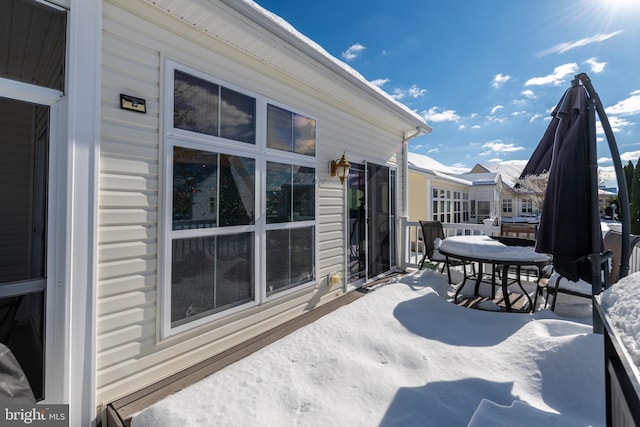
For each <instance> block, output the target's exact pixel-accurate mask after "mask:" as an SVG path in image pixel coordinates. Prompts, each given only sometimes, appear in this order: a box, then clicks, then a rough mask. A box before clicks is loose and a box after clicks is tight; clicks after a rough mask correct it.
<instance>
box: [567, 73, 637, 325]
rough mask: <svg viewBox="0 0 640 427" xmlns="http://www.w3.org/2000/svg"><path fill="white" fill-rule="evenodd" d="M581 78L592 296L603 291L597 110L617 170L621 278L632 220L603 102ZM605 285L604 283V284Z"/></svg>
mask: <svg viewBox="0 0 640 427" xmlns="http://www.w3.org/2000/svg"><path fill="white" fill-rule="evenodd" d="M577 80H580V81H581V82H582V84H583V85H584V87H585V89H586V90H587V93H588V94H589V98H588V99H587V101H586V102H587V119H588V120H587V123H588V127H589V128H588V133H589V135H588V138H589V141H588V143H589V171H590V187H591V191H592V197H591V205H592V206H591V214H592V219H591V223H592V227H593V228H592V233H591V234H592V236H591V239H592V240H591V248H592V253H591V255H590V256H589V259H590V261H591V276H592V280H591V286H592V292H593V295H599V294H600V292H601V291H602V279H601V266H602V261H603V258H602V254H601V252H600V251H601V250H602V248H601V247H600V241H601V239H602V236H601V229H600V209H599V206H598V176H597V173H598V169H597V168H598V166H597V149H596V130H595V114H596V112H597V113H598V117H599V118H600V123H601V124H602V127H603V129H604V132H605V136H606V138H607V142H608V144H609V150H610V151H611V157H612V159H613V164H614V168H615V172H616V179H617V183H618V191H619V194H620V196H619V197H620V205H621V206H620V213H621V214H622V236H621V237H622V248H621V255H622V256H621V262H620V277H621V278H622V277H625V276H627V274H628V273H629V255H630V251H631V248H630V247H629V235H630V228H631V221H630V218H629V215H630V213H629V196H628V193H627V184H626V180H625V177H624V172H623V169H622V161H621V160H620V153H619V152H618V146H617V145H616V141H615V137H614V135H613V131H612V129H611V125H610V123H609V119H608V118H607V115H606V114H605V111H604V107H603V105H602V101H600V97H599V96H598V93H597V92H596V91H595V90H594V88H593V85H592V84H591V79H590V78H589V76H587V74H586V73H582V74H578V75H577V76H575V80H574V82H576V81H577ZM605 286H607V284H606V283H605ZM593 332H595V333H600V334H601V333H603V332H604V328H603V325H602V321H601V320H600V316H599V315H598V314H597V312H596V307H595V304H594V305H593Z"/></svg>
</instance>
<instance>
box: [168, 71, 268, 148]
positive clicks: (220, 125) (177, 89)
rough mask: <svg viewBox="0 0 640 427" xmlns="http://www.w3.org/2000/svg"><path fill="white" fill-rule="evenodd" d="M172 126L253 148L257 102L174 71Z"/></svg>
mask: <svg viewBox="0 0 640 427" xmlns="http://www.w3.org/2000/svg"><path fill="white" fill-rule="evenodd" d="M173 126H174V127H175V128H178V129H184V130H188V131H191V132H198V133H203V134H206V135H211V136H217V137H222V138H226V139H231V140H234V141H240V142H246V143H249V144H255V143H256V100H255V98H252V97H250V96H247V95H244V94H241V93H239V92H236V91H234V90H231V89H228V88H225V87H223V86H219V85H217V84H214V83H211V82H208V81H206V80H203V79H200V78H198V77H194V76H192V75H189V74H186V73H183V72H181V71H178V70H175V71H174V85H173Z"/></svg>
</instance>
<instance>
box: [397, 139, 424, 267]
mask: <svg viewBox="0 0 640 427" xmlns="http://www.w3.org/2000/svg"><path fill="white" fill-rule="evenodd" d="M426 133H427V132H426V131H425V130H424V129H422V128H419V127H417V128H416V129H415V131H413V132H404V135H403V138H402V212H401V214H400V224H399V226H400V236H401V237H400V260H399V261H400V262H399V263H398V264H399V268H400V269H401V270H402V271H405V270H406V269H407V249H408V245H409V242H408V240H409V239H408V237H409V236H408V233H407V232H406V230H407V222H408V220H409V191H408V190H409V140H411V139H413V138H415V137H417V136H420V135H424V134H426Z"/></svg>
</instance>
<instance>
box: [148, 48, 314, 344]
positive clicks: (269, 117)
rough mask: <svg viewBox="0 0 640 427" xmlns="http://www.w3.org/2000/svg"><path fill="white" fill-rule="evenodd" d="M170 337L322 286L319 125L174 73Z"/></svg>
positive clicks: (168, 127) (212, 81)
mask: <svg viewBox="0 0 640 427" xmlns="http://www.w3.org/2000/svg"><path fill="white" fill-rule="evenodd" d="M165 76H166V77H165V79H166V83H165V90H166V94H167V96H166V100H167V103H166V106H165V132H164V138H163V149H164V172H165V177H164V180H163V185H164V187H163V190H164V193H163V194H164V199H165V202H164V205H163V213H164V215H163V217H162V218H161V224H162V225H161V226H162V230H163V248H164V250H163V252H162V256H161V260H160V261H161V264H160V265H163V266H164V269H163V279H162V295H163V297H162V310H161V322H162V323H161V324H162V327H161V329H162V331H161V332H162V333H161V335H162V336H163V337H167V336H170V335H173V334H176V333H179V332H182V331H185V330H188V329H191V328H193V327H195V326H199V325H203V324H206V323H209V322H211V321H214V320H216V319H219V318H221V317H224V316H227V315H229V314H232V313H237V312H239V311H242V310H245V309H247V308H249V307H253V306H255V305H258V304H261V303H263V302H265V301H267V300H269V299H272V298H278V297H279V296H281V295H284V294H286V293H289V292H293V291H295V290H297V289H299V288H301V287H304V286H310V285H312V284H314V283H315V279H316V263H317V257H316V252H317V249H316V244H317V243H316V242H317V223H316V218H317V214H316V212H317V189H316V182H317V179H316V178H317V172H316V171H317V159H316V123H317V120H316V119H315V118H313V117H310V116H309V115H307V114H304V113H300V112H297V111H293V109H292V108H290V107H287V106H284V105H282V104H279V103H276V102H274V101H272V100H270V99H267V98H266V97H264V96H262V95H260V94H257V93H253V92H251V91H249V90H245V89H243V88H241V87H238V86H236V85H234V84H231V83H228V82H225V81H222V80H221V79H217V78H215V77H214V76H211V75H208V74H205V73H202V72H200V71H198V70H194V69H191V68H189V67H187V66H183V65H181V64H178V63H176V62H173V61H171V60H166V65H165Z"/></svg>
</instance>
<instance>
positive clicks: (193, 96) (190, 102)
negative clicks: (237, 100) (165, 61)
mask: <svg viewBox="0 0 640 427" xmlns="http://www.w3.org/2000/svg"><path fill="white" fill-rule="evenodd" d="M218 90H219V86H218V85H216V84H213V83H210V82H207V81H205V80H202V79H199V78H197V77H193V76H190V75H189V74H186V73H183V72H181V71H178V70H175V73H174V82H173V127H175V128H178V129H185V130H189V131H192V132H198V133H203V134H206V135H213V136H218V99H219V98H218Z"/></svg>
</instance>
